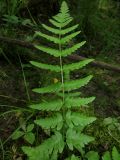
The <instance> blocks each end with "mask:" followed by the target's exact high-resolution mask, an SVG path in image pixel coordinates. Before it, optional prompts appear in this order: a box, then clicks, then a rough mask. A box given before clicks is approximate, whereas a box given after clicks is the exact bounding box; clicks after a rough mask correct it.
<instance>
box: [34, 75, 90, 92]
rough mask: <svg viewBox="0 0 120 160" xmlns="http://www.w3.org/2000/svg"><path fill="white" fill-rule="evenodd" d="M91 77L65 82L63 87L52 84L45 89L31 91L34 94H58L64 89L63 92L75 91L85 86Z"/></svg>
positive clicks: (58, 84)
mask: <svg viewBox="0 0 120 160" xmlns="http://www.w3.org/2000/svg"><path fill="white" fill-rule="evenodd" d="M91 78H92V76H91V75H90V76H87V77H85V78H82V79H78V80H71V81H69V82H65V83H64V85H62V83H60V82H59V83H56V84H52V85H49V86H47V87H42V88H35V89H33V92H36V93H52V92H58V91H61V90H62V89H63V87H64V90H65V91H72V90H75V89H78V88H80V87H83V86H85V85H86V84H87V83H88V82H89V81H90V80H91Z"/></svg>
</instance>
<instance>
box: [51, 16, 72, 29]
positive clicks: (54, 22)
mask: <svg viewBox="0 0 120 160" xmlns="http://www.w3.org/2000/svg"><path fill="white" fill-rule="evenodd" d="M60 18H61V17H60ZM53 19H55V20H53ZM53 19H49V22H50V23H52V24H53V25H54V26H55V27H58V28H63V27H65V26H67V25H68V24H69V23H70V22H71V21H72V20H73V18H72V17H71V18H69V19H68V20H67V21H66V22H61V23H60V22H57V21H56V20H58V15H57V16H53Z"/></svg>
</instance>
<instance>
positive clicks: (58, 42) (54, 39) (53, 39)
mask: <svg viewBox="0 0 120 160" xmlns="http://www.w3.org/2000/svg"><path fill="white" fill-rule="evenodd" d="M35 36H40V37H43V38H45V39H47V40H49V41H51V42H54V43H56V44H60V42H61V41H60V39H59V38H57V37H53V36H50V35H47V34H44V33H42V32H40V31H39V32H38V31H37V32H35Z"/></svg>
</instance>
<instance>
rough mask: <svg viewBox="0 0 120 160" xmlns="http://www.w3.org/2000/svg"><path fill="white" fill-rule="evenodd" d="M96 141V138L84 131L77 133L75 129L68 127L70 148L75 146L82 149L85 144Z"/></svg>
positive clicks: (67, 136)
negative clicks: (83, 132)
mask: <svg viewBox="0 0 120 160" xmlns="http://www.w3.org/2000/svg"><path fill="white" fill-rule="evenodd" d="M92 141H94V138H93V137H91V136H87V135H85V134H82V133H77V132H76V131H75V130H72V129H68V131H67V133H66V142H67V145H68V147H69V149H70V150H73V148H74V147H75V148H76V149H77V150H78V151H79V150H81V149H82V148H83V147H85V145H87V144H88V143H90V142H92Z"/></svg>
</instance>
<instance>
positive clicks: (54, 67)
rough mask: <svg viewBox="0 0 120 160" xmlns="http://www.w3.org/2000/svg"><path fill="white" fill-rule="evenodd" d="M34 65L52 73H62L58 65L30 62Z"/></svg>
mask: <svg viewBox="0 0 120 160" xmlns="http://www.w3.org/2000/svg"><path fill="white" fill-rule="evenodd" d="M30 63H31V64H32V65H34V66H35V67H38V68H41V69H47V70H50V71H52V72H53V71H54V72H60V70H61V69H60V66H58V65H50V64H45V63H40V62H35V61H30Z"/></svg>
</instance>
